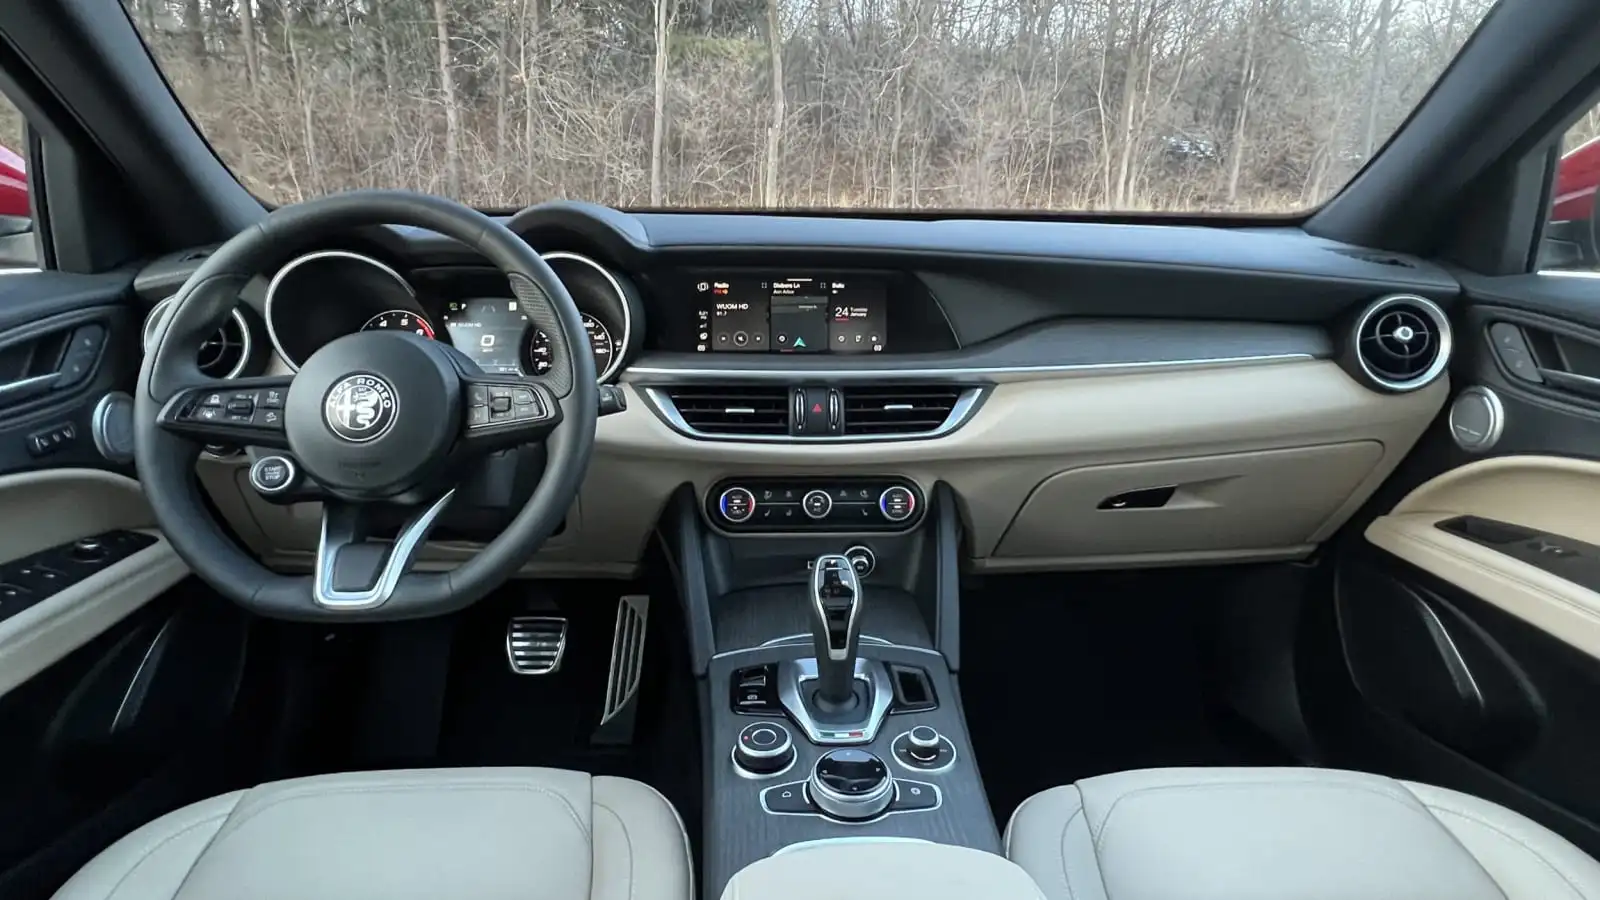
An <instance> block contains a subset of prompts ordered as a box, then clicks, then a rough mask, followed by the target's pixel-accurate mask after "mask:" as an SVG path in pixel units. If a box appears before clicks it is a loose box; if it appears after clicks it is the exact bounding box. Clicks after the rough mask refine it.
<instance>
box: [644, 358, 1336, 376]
mask: <svg viewBox="0 0 1600 900" xmlns="http://www.w3.org/2000/svg"><path fill="white" fill-rule="evenodd" d="M1316 358H1317V357H1315V356H1313V355H1312V354H1310V353H1266V354H1261V355H1257V356H1216V357H1209V358H1202V359H1155V360H1141V361H1138V362H1115V363H1061V364H1046V365H1032V366H962V365H960V364H952V365H950V366H946V367H944V368H938V369H923V368H905V369H889V368H885V369H701V368H694V367H690V366H685V367H682V368H679V367H677V366H659V365H658V366H630V367H628V369H627V370H626V371H624V372H623V373H622V374H623V376H624V378H623V380H625V381H630V382H633V381H649V380H650V379H652V378H674V379H685V380H687V379H698V380H711V381H735V382H738V381H782V382H802V381H804V382H812V381H819V380H820V381H829V382H833V381H839V380H856V381H900V380H905V379H914V378H915V379H933V380H936V381H940V382H950V381H970V380H971V379H974V378H984V377H991V376H996V375H1018V374H1044V375H1072V374H1085V375H1116V374H1121V373H1124V372H1126V373H1129V374H1134V373H1138V372H1144V371H1148V370H1152V369H1154V370H1165V369H1183V368H1206V367H1211V366H1241V365H1257V364H1267V363H1282V362H1297V361H1302V360H1312V359H1316Z"/></svg>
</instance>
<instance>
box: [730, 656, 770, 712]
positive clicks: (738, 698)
mask: <svg viewBox="0 0 1600 900" xmlns="http://www.w3.org/2000/svg"><path fill="white" fill-rule="evenodd" d="M777 677H778V667H777V666H776V665H774V664H771V663H769V664H767V665H763V666H749V667H747V668H743V669H739V670H737V671H735V672H734V673H733V683H732V685H731V686H730V687H731V688H732V690H731V691H730V705H731V707H732V708H733V711H734V712H736V713H741V714H744V715H756V716H781V715H783V707H782V705H781V704H779V702H778V682H777Z"/></svg>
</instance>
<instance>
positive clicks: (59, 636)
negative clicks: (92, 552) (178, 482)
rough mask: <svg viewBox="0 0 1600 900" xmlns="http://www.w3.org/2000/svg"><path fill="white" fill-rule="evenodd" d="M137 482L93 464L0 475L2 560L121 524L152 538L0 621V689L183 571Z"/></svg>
mask: <svg viewBox="0 0 1600 900" xmlns="http://www.w3.org/2000/svg"><path fill="white" fill-rule="evenodd" d="M153 524H154V517H152V516H151V514H150V507H149V504H147V503H146V502H145V499H144V491H143V490H141V489H140V487H139V482H137V481H134V480H133V479H131V478H128V477H125V476H122V475H118V474H115V473H113V472H105V471H101V470H99V469H46V470H41V471H38V472H23V473H19V474H15V475H6V476H0V562H10V561H11V560H14V559H20V558H22V557H25V556H28V555H29V554H32V553H36V552H38V551H40V550H45V549H48V548H50V547H55V546H58V545H60V544H65V543H69V542H71V541H75V540H77V539H78V538H81V537H86V536H88V535H91V534H99V533H100V532H103V531H111V530H114V529H120V528H126V529H137V530H144V531H147V532H148V533H150V534H152V535H155V537H156V538H157V540H156V543H155V544H153V545H151V546H149V547H146V548H145V549H143V550H141V551H139V552H138V553H135V554H134V555H132V556H130V557H128V558H127V559H124V560H122V561H120V562H118V563H116V564H115V565H112V566H109V567H107V568H105V569H103V570H101V571H99V572H96V573H95V574H94V575H92V576H90V577H89V578H86V579H84V580H83V581H80V582H78V583H77V584H75V585H73V586H72V587H69V588H67V589H66V590H64V591H61V592H59V593H56V594H54V595H52V596H51V597H49V598H47V599H45V600H42V601H40V602H38V603H35V604H34V605H32V606H30V607H28V608H27V609H25V610H23V611H21V612H19V613H17V614H16V615H14V616H11V617H9V618H7V619H5V620H3V621H0V695H4V694H5V693H7V692H8V691H10V690H11V689H12V688H14V687H16V686H17V685H19V684H22V683H23V682H25V681H27V680H28V679H30V678H32V677H33V676H35V675H37V674H39V672H41V671H43V670H44V669H46V668H48V667H49V666H50V665H51V664H53V663H55V662H56V661H57V660H59V659H61V658H62V657H64V656H66V655H67V654H68V653H71V652H72V651H74V650H76V649H78V648H79V647H81V646H83V645H84V644H86V643H88V642H89V641H91V640H93V639H94V638H95V637H97V636H99V635H100V634H101V633H103V632H104V631H105V630H106V629H107V628H110V627H111V626H112V625H115V624H116V623H117V622H119V621H121V620H122V619H124V618H126V617H127V616H129V615H130V614H132V613H133V612H134V611H135V610H137V609H139V608H140V607H142V606H143V605H144V604H146V603H149V602H150V601H151V600H153V599H155V598H156V597H158V596H160V595H161V594H162V593H163V592H165V591H166V590H167V589H169V588H171V587H172V586H173V585H175V584H177V583H178V582H179V581H180V580H182V579H183V577H184V576H185V575H187V574H189V569H188V567H187V566H186V565H184V563H183V561H182V560H181V559H179V558H178V554H177V553H176V551H174V550H173V549H172V546H171V545H170V544H168V543H167V541H166V539H165V538H162V537H161V536H160V535H159V534H157V533H156V532H154V531H153V530H151V529H150V526H151V525H153Z"/></svg>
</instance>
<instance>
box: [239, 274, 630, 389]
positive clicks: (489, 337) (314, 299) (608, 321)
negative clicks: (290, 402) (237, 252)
mask: <svg viewBox="0 0 1600 900" xmlns="http://www.w3.org/2000/svg"><path fill="white" fill-rule="evenodd" d="M542 256H543V258H544V260H545V262H546V263H548V264H549V265H550V267H551V268H552V269H553V270H554V271H555V273H556V276H557V277H558V278H560V279H561V282H562V284H563V285H564V286H565V287H566V288H567V291H568V293H570V294H571V295H572V299H573V301H574V302H575V303H576V304H577V306H578V310H579V314H580V316H581V318H582V320H583V326H584V329H585V331H587V332H588V336H589V340H588V343H589V348H590V352H592V353H593V354H594V362H595V372H596V373H597V374H598V375H599V378H600V381H601V382H606V381H609V380H611V379H612V378H613V377H614V376H615V375H616V373H617V371H618V370H619V369H620V368H621V364H622V360H623V357H624V356H625V355H626V354H627V352H628V350H629V348H630V347H632V346H636V344H635V343H634V342H636V341H637V340H638V339H639V337H638V336H636V335H635V334H634V323H635V322H642V321H643V312H642V309H641V308H640V301H639V298H638V294H637V293H636V292H635V291H634V290H633V289H632V287H631V285H629V284H628V283H627V282H626V281H624V280H623V279H622V278H621V277H619V276H618V275H617V274H616V273H613V272H612V271H611V270H610V269H607V268H606V267H605V266H603V265H601V264H600V263H598V262H596V261H594V260H593V259H590V258H589V257H586V256H581V255H579V254H576V253H568V252H565V251H554V252H550V253H545V254H542ZM411 275H412V277H411V278H409V279H408V278H406V277H405V276H403V275H401V274H400V273H399V272H398V271H396V270H395V269H394V268H393V267H391V266H389V265H387V264H386V263H384V262H382V261H380V260H377V259H374V258H373V257H370V256H366V255H364V254H360V253H354V252H350V251H345V250H322V251H317V252H314V253H307V254H305V255H303V256H300V257H297V258H295V259H293V260H290V261H289V262H288V263H287V264H285V265H284V266H283V267H282V268H281V269H279V270H278V272H277V273H276V274H275V275H274V276H273V278H272V280H271V282H270V284H269V285H268V286H267V296H266V319H267V330H268V334H269V335H270V337H271V339H272V344H273V347H274V348H275V349H276V350H277V351H278V355H279V356H280V357H282V358H283V361H284V362H285V363H286V364H287V365H288V366H289V367H290V368H292V369H295V370H298V369H299V367H300V365H301V364H302V363H304V362H305V360H306V359H307V358H309V357H310V356H311V354H313V353H315V352H316V351H317V350H318V349H320V348H321V347H322V346H323V345H325V344H327V343H329V342H331V341H333V340H336V339H338V338H340V337H342V336H344V335H347V334H351V333H354V332H358V331H409V332H412V333H414V334H417V335H420V336H421V337H424V338H427V339H429V340H442V341H446V342H448V343H449V344H451V345H453V346H454V347H456V349H458V350H460V351H462V352H463V353H465V354H466V355H467V356H469V357H471V358H472V359H473V361H474V362H476V363H477V364H478V366H479V367H480V368H481V369H483V371H485V372H488V373H491V374H497V375H528V376H539V375H544V374H545V373H547V372H549V371H550V367H551V358H552V353H551V343H550V335H548V334H546V333H545V331H544V330H543V329H541V328H540V327H539V326H538V325H536V324H535V323H534V321H533V320H532V318H530V316H529V315H528V312H529V311H528V310H527V309H525V308H523V307H524V303H523V301H521V300H519V299H517V298H516V297H515V296H513V295H512V293H511V290H510V286H509V285H508V284H507V282H506V278H505V276H504V275H503V274H501V273H499V272H497V271H495V270H493V269H489V268H486V267H452V268H448V269H436V270H415V271H413V272H412V273H411Z"/></svg>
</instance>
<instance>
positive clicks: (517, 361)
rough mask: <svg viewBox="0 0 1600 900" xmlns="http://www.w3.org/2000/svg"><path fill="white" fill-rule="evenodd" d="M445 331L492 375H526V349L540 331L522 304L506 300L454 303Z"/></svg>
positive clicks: (448, 307)
mask: <svg viewBox="0 0 1600 900" xmlns="http://www.w3.org/2000/svg"><path fill="white" fill-rule="evenodd" d="M444 327H445V330H446V331H448V332H449V333H450V343H452V344H454V345H455V348H456V349H457V350H460V351H461V352H462V353H465V354H466V355H467V356H470V357H471V358H472V361H473V362H475V363H477V364H478V368H480V369H482V370H483V371H485V372H487V373H489V374H491V375H521V374H523V371H524V370H523V348H524V347H525V346H526V345H527V342H528V337H527V336H528V335H529V334H530V333H531V332H533V331H535V330H536V329H535V328H534V327H533V323H532V322H531V321H529V319H528V315H527V313H525V312H523V311H522V303H521V301H519V300H516V299H512V298H506V297H475V298H471V299H468V300H452V301H450V303H449V304H447V305H446V307H445V314H444Z"/></svg>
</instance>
